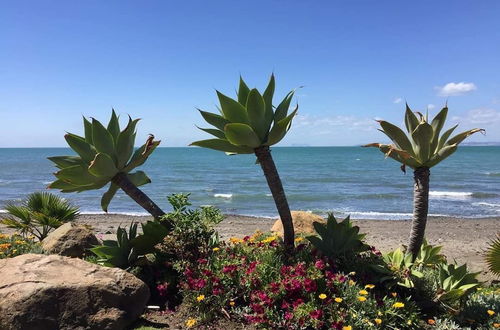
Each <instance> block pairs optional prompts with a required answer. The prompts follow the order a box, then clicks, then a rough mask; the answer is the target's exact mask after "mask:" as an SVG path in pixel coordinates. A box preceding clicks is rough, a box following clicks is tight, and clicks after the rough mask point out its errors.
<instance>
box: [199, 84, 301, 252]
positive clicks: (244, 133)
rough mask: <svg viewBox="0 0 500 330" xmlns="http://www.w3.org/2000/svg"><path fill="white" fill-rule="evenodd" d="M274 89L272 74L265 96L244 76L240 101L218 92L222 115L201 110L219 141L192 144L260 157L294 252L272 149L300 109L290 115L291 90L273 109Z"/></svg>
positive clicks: (228, 152) (286, 242)
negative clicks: (251, 86) (247, 83)
mask: <svg viewBox="0 0 500 330" xmlns="http://www.w3.org/2000/svg"><path fill="white" fill-rule="evenodd" d="M274 88H275V80H274V75H271V79H270V80H269V84H268V85H267V88H266V90H265V91H264V93H263V94H261V93H260V92H259V91H258V90H257V89H255V88H254V89H252V90H250V89H249V88H248V86H247V85H246V83H245V82H244V81H243V79H242V78H241V77H240V85H239V90H238V98H237V100H234V99H232V98H230V97H228V96H226V95H224V94H222V93H220V92H219V91H217V96H218V98H219V102H220V112H221V114H220V115H218V114H214V113H210V112H205V111H201V110H200V113H201V115H202V116H203V118H204V119H205V121H206V122H207V123H209V124H211V125H212V126H214V127H215V128H200V129H201V130H203V131H205V132H207V133H209V134H212V135H213V136H215V137H216V138H215V139H209V140H202V141H196V142H193V143H192V144H191V145H194V146H199V147H204V148H210V149H215V150H219V151H224V152H226V153H227V154H252V153H253V154H255V156H257V162H258V163H259V164H260V166H261V168H262V171H263V172H264V176H265V177H266V180H267V184H268V186H269V189H270V190H271V193H272V196H273V198H274V202H275V204H276V208H277V209H278V213H279V215H280V218H281V222H282V223H283V231H284V243H285V246H286V247H287V248H288V249H289V250H291V249H293V246H294V235H295V234H294V229H293V223H292V216H291V213H290V208H289V206H288V202H287V199H286V195H285V191H284V190H283V185H282V184H281V179H280V177H279V174H278V171H277V169H276V166H275V164H274V161H273V157H272V156H271V151H270V149H269V147H270V146H272V145H274V144H276V143H278V142H279V141H281V140H282V139H283V138H284V137H285V135H286V133H287V132H288V130H289V129H290V125H291V122H292V119H293V117H294V116H295V114H296V113H297V110H298V106H297V107H296V108H295V109H294V110H293V111H292V113H290V114H288V110H289V108H290V103H291V101H292V97H293V95H294V91H291V92H289V93H288V94H287V95H286V96H285V98H284V99H283V100H282V101H281V103H280V104H279V105H278V106H277V107H275V108H274V107H273V95H274Z"/></svg>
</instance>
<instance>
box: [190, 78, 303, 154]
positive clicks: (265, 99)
mask: <svg viewBox="0 0 500 330" xmlns="http://www.w3.org/2000/svg"><path fill="white" fill-rule="evenodd" d="M274 90H275V78H274V74H273V75H271V78H270V79H269V83H268V85H267V87H266V89H265V91H264V93H263V94H261V93H260V92H259V91H258V90H257V89H255V88H254V89H250V88H248V86H247V84H246V83H245V81H244V80H243V78H241V77H240V83H239V89H238V93H237V94H238V97H237V100H235V99H232V98H230V97H228V96H226V95H224V94H222V93H220V92H219V91H217V96H218V98H219V102H220V110H221V114H220V115H219V114H214V113H210V112H206V111H203V110H199V109H198V110H199V111H200V114H201V115H202V117H203V118H204V119H205V121H206V122H207V123H209V124H210V125H212V126H214V128H200V127H199V129H201V130H202V131H204V132H207V133H209V134H211V135H213V136H215V137H216V138H217V139H208V140H201V141H195V142H193V143H191V145H193V146H199V147H204V148H209V149H214V150H218V151H224V152H226V153H228V154H250V153H253V152H254V149H255V148H258V147H260V146H271V145H274V144H276V143H278V142H280V141H281V140H282V139H283V138H284V137H285V135H286V133H287V132H288V130H289V129H290V125H291V122H292V119H293V118H294V116H295V115H296V113H297V109H298V107H297V108H296V109H295V110H294V111H293V112H292V113H291V114H288V110H289V108H290V103H291V101H292V98H293V95H294V91H291V92H289V93H288V94H287V95H286V96H285V98H284V99H283V100H282V101H281V102H280V104H279V105H278V106H277V107H276V109H275V110H274V111H273V104H272V102H273V96H274Z"/></svg>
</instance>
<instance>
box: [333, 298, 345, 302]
mask: <svg viewBox="0 0 500 330" xmlns="http://www.w3.org/2000/svg"><path fill="white" fill-rule="evenodd" d="M334 300H335V302H338V303H341V302H342V300H343V299H342V298H338V297H337V298H335V299H334Z"/></svg>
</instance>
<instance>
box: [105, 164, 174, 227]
mask: <svg viewBox="0 0 500 330" xmlns="http://www.w3.org/2000/svg"><path fill="white" fill-rule="evenodd" d="M111 181H112V182H113V183H114V184H116V185H117V186H118V187H120V188H121V189H122V190H123V191H124V192H125V193H126V194H127V195H129V196H130V198H132V199H133V200H134V201H135V202H136V203H137V204H139V205H140V206H142V207H143V208H144V209H145V210H146V211H148V213H149V214H151V215H152V216H153V217H154V218H155V219H158V218H160V217H161V216H163V215H165V212H163V211H162V209H160V208H159V207H158V205H156V204H155V202H153V201H152V200H151V199H150V198H149V197H148V196H147V195H146V194H145V193H143V192H142V190H140V189H139V188H137V186H136V185H134V184H133V183H132V182H131V181H130V179H129V178H128V177H127V174H125V173H123V172H120V173H118V174H116V175H115V176H114V177H113V179H112V180H111Z"/></svg>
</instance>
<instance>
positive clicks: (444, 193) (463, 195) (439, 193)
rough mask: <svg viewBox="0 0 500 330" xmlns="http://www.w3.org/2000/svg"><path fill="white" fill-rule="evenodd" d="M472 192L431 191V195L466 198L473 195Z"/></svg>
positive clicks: (435, 196)
mask: <svg viewBox="0 0 500 330" xmlns="http://www.w3.org/2000/svg"><path fill="white" fill-rule="evenodd" d="M472 195H473V193H471V192H462V191H429V196H431V197H433V198H447V199H466V198H470V197H472Z"/></svg>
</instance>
